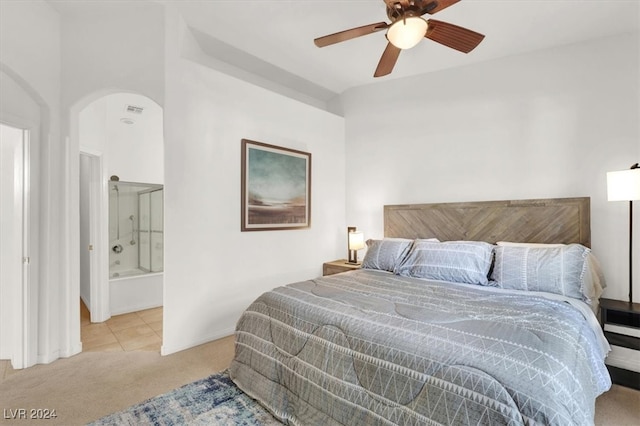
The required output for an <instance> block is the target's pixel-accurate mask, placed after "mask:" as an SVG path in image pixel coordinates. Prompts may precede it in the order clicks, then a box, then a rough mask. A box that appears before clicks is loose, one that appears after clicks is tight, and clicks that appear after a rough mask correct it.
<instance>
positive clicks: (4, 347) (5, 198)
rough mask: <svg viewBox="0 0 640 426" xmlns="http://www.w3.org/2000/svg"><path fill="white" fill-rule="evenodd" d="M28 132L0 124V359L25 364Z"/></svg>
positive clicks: (26, 351)
mask: <svg viewBox="0 0 640 426" xmlns="http://www.w3.org/2000/svg"><path fill="white" fill-rule="evenodd" d="M28 149H29V132H28V131H27V130H24V129H20V128H17V127H12V126H9V125H6V124H2V123H0V359H5V360H10V361H11V364H12V366H13V368H25V367H26V366H27V364H28V348H27V343H28V341H29V339H28V336H27V327H26V324H25V321H24V320H23V319H24V318H28V313H29V312H28V311H29V310H28V307H29V304H28V302H29V275H28V273H29V269H28V267H29V255H28V235H29V234H28V231H29V230H28V220H26V218H27V217H28V212H29V210H28V209H29V204H28V196H27V195H28V189H29V177H28V176H29V163H28V161H29V155H28Z"/></svg>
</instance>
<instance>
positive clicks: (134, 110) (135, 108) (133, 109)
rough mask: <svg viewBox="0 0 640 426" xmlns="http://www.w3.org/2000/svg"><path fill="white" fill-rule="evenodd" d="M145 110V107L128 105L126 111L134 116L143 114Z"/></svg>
mask: <svg viewBox="0 0 640 426" xmlns="http://www.w3.org/2000/svg"><path fill="white" fill-rule="evenodd" d="M143 110H144V108H143V107H139V106H135V105H127V106H126V108H125V111H127V112H130V113H132V114H142V111H143Z"/></svg>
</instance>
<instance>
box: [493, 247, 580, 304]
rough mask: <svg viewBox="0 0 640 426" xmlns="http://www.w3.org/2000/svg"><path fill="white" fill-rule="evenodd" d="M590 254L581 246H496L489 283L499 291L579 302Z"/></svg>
mask: <svg viewBox="0 0 640 426" xmlns="http://www.w3.org/2000/svg"><path fill="white" fill-rule="evenodd" d="M589 252H590V250H589V249H588V248H587V247H584V246H582V245H580V244H569V245H566V246H560V247H512V246H499V247H496V262H495V266H494V268H493V272H492V274H491V279H492V280H493V281H495V286H496V287H500V288H507V289H514V290H526V291H544V292H547V293H556V294H561V295H563V296H568V297H573V298H576V299H582V296H583V295H582V293H583V291H582V290H583V289H582V287H583V285H582V283H583V279H584V275H585V271H586V269H587V267H588V255H589ZM492 284H494V283H492Z"/></svg>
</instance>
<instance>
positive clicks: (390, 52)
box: [373, 43, 401, 77]
mask: <svg viewBox="0 0 640 426" xmlns="http://www.w3.org/2000/svg"><path fill="white" fill-rule="evenodd" d="M400 50H401V49H400V48H398V47H395V46H394V45H393V44H391V43H387V48H386V49H384V53H382V57H381V58H380V62H378V68H376V72H375V73H374V74H373V76H374V77H382V76H384V75H388V74H391V71H393V67H394V66H395V65H396V61H397V60H398V56H400Z"/></svg>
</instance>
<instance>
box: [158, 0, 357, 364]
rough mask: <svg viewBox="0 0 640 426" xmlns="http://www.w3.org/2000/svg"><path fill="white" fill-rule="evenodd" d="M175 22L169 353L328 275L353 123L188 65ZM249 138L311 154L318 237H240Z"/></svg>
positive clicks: (170, 35)
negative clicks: (264, 300) (270, 296)
mask: <svg viewBox="0 0 640 426" xmlns="http://www.w3.org/2000/svg"><path fill="white" fill-rule="evenodd" d="M167 17H168V21H167V53H166V58H167V67H166V70H167V75H166V92H165V191H164V196H165V272H164V277H165V294H164V319H165V325H164V329H163V333H164V336H163V348H162V353H163V354H167V353H171V352H175V351H178V350H181V349H185V348H187V347H190V346H194V345H197V344H200V343H204V342H206V341H209V340H213V339H215V338H218V337H222V336H224V335H228V334H231V333H232V332H233V330H234V328H235V323H236V321H237V320H238V318H239V316H240V314H241V313H242V311H243V310H244V309H246V307H247V306H248V305H249V304H250V303H251V302H252V301H253V300H254V299H255V298H256V297H257V296H258V295H260V294H261V293H263V292H264V291H266V290H269V289H271V288H273V287H275V286H278V285H283V284H288V283H290V282H293V281H297V280H302V279H308V278H313V277H316V276H319V275H321V273H322V263H323V262H325V261H327V260H331V259H335V258H337V257H340V256H344V253H343V252H344V251H345V250H343V246H344V244H345V243H344V240H345V233H346V229H345V227H346V224H345V221H344V214H345V198H344V195H345V191H344V187H345V180H344V174H345V172H344V170H345V156H344V122H343V119H342V118H340V117H337V116H334V115H331V114H329V113H327V112H325V111H321V110H317V109H314V108H313V107H310V106H308V105H305V104H302V103H300V102H297V101H294V100H291V99H288V98H285V97H283V96H281V95H278V94H275V93H273V92H269V91H267V90H265V89H262V88H259V87H257V86H253V85H251V84H249V83H245V82H242V81H240V80H236V79H234V78H233V77H230V76H227V75H225V74H221V73H220V72H217V71H214V70H212V69H208V68H206V67H203V66H201V65H198V64H196V63H195V62H190V61H188V60H186V59H182V58H181V57H180V48H181V45H180V40H181V38H182V37H188V34H187V32H186V31H185V27H184V23H183V22H182V21H181V19H180V17H179V15H178V13H177V12H175V10H173V9H172V8H169V9H168V14H167ZM189 42H190V40H188V39H187V40H185V43H189ZM242 138H248V139H252V140H256V141H261V142H265V143H270V144H274V145H279V146H284V147H288V148H293V149H298V150H302V151H306V152H310V153H311V154H312V183H311V186H312V188H311V194H312V195H311V197H312V213H311V223H312V225H311V228H309V229H305V230H289V231H262V232H240V159H241V157H240V151H241V150H240V146H241V142H240V141H241V139H242Z"/></svg>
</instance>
